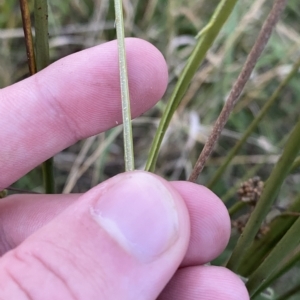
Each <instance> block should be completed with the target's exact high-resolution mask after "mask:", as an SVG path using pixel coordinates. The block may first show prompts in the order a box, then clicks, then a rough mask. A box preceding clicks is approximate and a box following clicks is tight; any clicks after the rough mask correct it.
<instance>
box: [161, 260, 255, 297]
mask: <svg viewBox="0 0 300 300" xmlns="http://www.w3.org/2000/svg"><path fill="white" fill-rule="evenodd" d="M182 299H185V300H194V299H201V300H220V299H224V300H225V299H226V300H249V295H248V292H247V289H246V287H245V285H244V283H243V282H242V281H241V280H240V278H239V277H238V276H236V275H235V274H234V273H232V272H231V271H229V270H228V269H225V268H222V267H213V266H197V267H187V268H182V269H179V270H178V271H177V272H176V274H175V276H174V277H173V278H172V280H171V281H170V282H169V283H168V285H167V286H166V288H165V289H164V290H163V292H162V293H161V295H160V296H159V297H158V300H182Z"/></svg>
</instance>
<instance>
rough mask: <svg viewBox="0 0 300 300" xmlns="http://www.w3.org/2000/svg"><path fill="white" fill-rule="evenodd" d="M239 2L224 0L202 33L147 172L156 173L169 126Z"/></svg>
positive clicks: (164, 118)
mask: <svg viewBox="0 0 300 300" xmlns="http://www.w3.org/2000/svg"><path fill="white" fill-rule="evenodd" d="M237 1H238V0H222V1H221V2H220V4H219V5H218V7H217V9H216V13H215V14H213V16H212V18H211V20H210V22H209V23H208V25H207V26H206V27H205V28H204V29H203V30H202V31H201V32H200V33H201V36H200V38H199V40H198V42H197V44H196V47H195V48H194V50H193V53H192V54H191V56H190V58H189V60H188V62H187V64H186V66H185V68H184V70H183V71H182V73H181V75H180V77H179V79H178V82H177V84H176V86H175V89H174V91H173V93H172V95H171V98H170V99H169V101H168V103H167V107H166V110H165V111H164V113H163V115H162V118H161V120H160V123H159V126H158V129H157V131H156V134H155V137H154V140H153V142H152V145H151V148H150V152H149V155H148V160H147V163H146V168H145V170H146V171H151V172H154V170H155V165H156V161H157V157H158V152H159V149H160V146H161V143H162V140H163V137H164V135H165V132H166V130H167V128H168V125H169V123H170V121H171V119H172V116H173V114H174V112H175V111H176V109H177V107H178V105H179V104H180V101H181V100H182V97H183V95H184V94H185V92H186V90H187V88H188V86H189V84H190V82H191V79H192V78H193V76H194V74H195V73H196V71H197V69H198V67H199V66H200V64H201V63H202V61H203V60H204V58H205V56H206V53H207V51H208V50H209V48H210V47H211V45H212V44H213V42H214V41H215V39H216V37H217V35H218V34H219V32H220V30H221V29H222V27H223V25H224V23H225V22H226V21H227V19H228V18H229V16H230V14H231V12H232V10H233V9H234V7H235V4H236V3H237Z"/></svg>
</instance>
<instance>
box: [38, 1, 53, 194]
mask: <svg viewBox="0 0 300 300" xmlns="http://www.w3.org/2000/svg"><path fill="white" fill-rule="evenodd" d="M34 19H35V46H36V69H37V71H40V70H42V69H44V68H46V67H47V66H48V65H49V41H48V3H47V0H35V2H34ZM42 169H43V180H44V188H45V192H46V193H47V194H54V193H55V181H54V172H53V158H49V159H48V160H46V161H45V162H44V163H43V164H42Z"/></svg>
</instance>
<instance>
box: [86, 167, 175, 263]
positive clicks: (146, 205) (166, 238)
mask: <svg viewBox="0 0 300 300" xmlns="http://www.w3.org/2000/svg"><path fill="white" fill-rule="evenodd" d="M122 176H124V177H123V178H122V179H121V180H119V181H118V182H117V183H115V184H114V185H112V186H111V187H109V188H108V190H107V191H106V192H105V193H104V194H103V195H102V196H101V198H100V199H99V201H98V202H97V204H96V205H95V207H94V208H93V210H92V215H93V217H94V219H95V220H96V221H97V222H98V223H99V224H100V225H101V227H102V228H103V229H104V230H106V231H107V232H108V233H109V235H110V236H111V237H112V238H113V239H115V240H116V241H117V242H118V243H119V244H120V245H121V246H122V247H123V248H124V249H125V250H126V251H128V252H129V253H131V254H132V255H134V256H135V257H137V258H138V259H139V260H141V261H143V262H150V261H152V260H154V259H155V258H156V257H158V256H160V255H161V254H162V253H163V252H165V251H166V250H167V249H168V248H169V247H171V245H172V244H173V243H174V242H175V241H176V239H177V237H178V215H177V211H176V208H175V203H174V200H173V197H174V195H172V192H171V191H170V190H168V188H167V187H165V185H164V184H163V183H162V182H161V181H160V180H159V179H157V178H156V177H155V176H154V175H151V174H150V173H145V172H138V171H135V172H130V173H126V174H123V175H122Z"/></svg>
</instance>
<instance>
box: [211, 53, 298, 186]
mask: <svg viewBox="0 0 300 300" xmlns="http://www.w3.org/2000/svg"><path fill="white" fill-rule="evenodd" d="M299 67H300V58H299V59H298V61H297V62H296V63H295V64H294V66H293V69H292V70H291V72H290V73H289V74H288V75H287V76H286V77H285V79H284V80H283V81H282V82H281V83H280V85H279V86H278V88H277V89H276V90H275V91H274V93H273V94H272V96H271V97H270V98H269V99H268V101H267V102H266V103H265V105H264V106H263V108H262V109H261V110H260V112H259V114H258V115H257V116H256V117H255V119H254V120H253V121H252V123H251V124H250V125H249V127H248V128H247V130H246V131H245V133H244V134H243V136H242V138H241V139H240V140H239V141H238V142H237V143H236V144H235V146H234V147H233V148H232V149H231V150H230V152H229V153H228V155H227V157H226V159H225V161H224V162H223V164H222V165H221V166H220V167H219V168H218V170H217V172H216V173H215V174H214V176H213V178H212V179H211V180H210V181H209V183H208V184H207V187H208V188H209V189H212V188H213V187H214V186H215V184H216V183H217V182H218V180H219V179H220V178H221V176H222V175H223V174H224V172H225V170H226V168H227V167H228V165H229V164H230V162H231V161H232V159H233V158H234V157H235V156H236V154H237V153H238V151H239V150H240V149H241V147H242V146H243V145H244V143H245V142H246V141H247V139H248V137H249V136H250V135H251V133H252V132H253V131H254V129H255V128H256V127H257V125H258V124H259V122H260V121H261V120H262V119H263V117H264V116H265V115H266V113H267V112H268V111H269V109H270V108H271V107H272V105H273V104H274V103H275V100H276V99H277V98H278V96H279V95H280V93H281V91H282V90H283V88H284V87H285V86H286V85H287V84H288V82H289V81H290V80H291V79H292V78H293V77H294V76H295V75H296V74H297V72H298V69H299ZM299 165H300V159H299Z"/></svg>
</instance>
